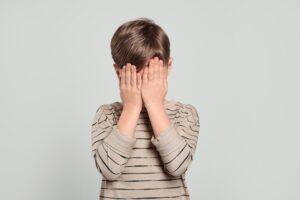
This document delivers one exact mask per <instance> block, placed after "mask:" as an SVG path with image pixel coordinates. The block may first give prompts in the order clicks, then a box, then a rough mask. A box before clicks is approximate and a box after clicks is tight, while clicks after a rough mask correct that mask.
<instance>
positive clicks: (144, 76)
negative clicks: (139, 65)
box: [143, 67, 149, 84]
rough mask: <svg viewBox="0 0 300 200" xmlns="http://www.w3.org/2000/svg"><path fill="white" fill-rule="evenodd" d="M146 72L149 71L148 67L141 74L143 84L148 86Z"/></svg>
mask: <svg viewBox="0 0 300 200" xmlns="http://www.w3.org/2000/svg"><path fill="white" fill-rule="evenodd" d="M148 71H149V67H145V69H144V73H143V84H148Z"/></svg>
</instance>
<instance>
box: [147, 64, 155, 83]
mask: <svg viewBox="0 0 300 200" xmlns="http://www.w3.org/2000/svg"><path fill="white" fill-rule="evenodd" d="M153 65H154V60H153V59H151V60H150V64H149V69H148V81H152V80H153V67H154V66H153Z"/></svg>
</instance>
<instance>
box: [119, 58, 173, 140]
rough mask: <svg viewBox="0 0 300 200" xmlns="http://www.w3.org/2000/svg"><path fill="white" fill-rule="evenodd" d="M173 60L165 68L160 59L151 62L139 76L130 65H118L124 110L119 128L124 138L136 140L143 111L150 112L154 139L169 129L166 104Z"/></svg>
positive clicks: (150, 60)
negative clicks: (121, 66) (137, 124)
mask: <svg viewBox="0 0 300 200" xmlns="http://www.w3.org/2000/svg"><path fill="white" fill-rule="evenodd" d="M172 60H173V58H172V57H171V58H170V60H169V62H168V65H167V66H163V62H162V60H160V59H159V58H158V57H154V58H153V59H149V65H148V66H145V67H143V68H142V70H140V71H139V72H137V71H136V67H135V66H134V65H131V64H130V63H127V64H126V65H124V66H123V68H122V69H120V68H119V67H118V66H117V65H116V64H114V67H115V70H116V73H117V76H118V79H119V87H120V96H121V99H122V103H123V110H122V113H121V116H120V118H119V121H118V124H117V127H118V129H119V130H120V132H121V133H122V134H125V135H128V136H130V137H133V138H134V137H135V136H134V133H135V128H136V123H137V120H138V118H139V115H140V112H141V111H142V110H145V109H146V110H147V112H148V116H149V119H150V121H151V125H152V128H153V132H154V136H155V137H158V136H159V135H160V133H162V132H163V131H164V130H165V129H166V128H167V127H168V126H169V125H170V120H169V116H168V115H167V113H166V110H165V106H164V104H165V103H166V102H167V100H165V96H166V94H167V91H168V75H169V73H170V70H171V65H172Z"/></svg>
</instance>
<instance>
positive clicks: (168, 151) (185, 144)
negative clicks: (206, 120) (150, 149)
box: [151, 104, 200, 176]
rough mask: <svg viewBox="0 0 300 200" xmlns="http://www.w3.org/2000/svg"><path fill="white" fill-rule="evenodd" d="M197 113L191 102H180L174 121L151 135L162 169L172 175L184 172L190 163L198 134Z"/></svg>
mask: <svg viewBox="0 0 300 200" xmlns="http://www.w3.org/2000/svg"><path fill="white" fill-rule="evenodd" d="M199 128H200V123H199V115H198V112H197V110H196V108H195V107H194V106H192V105H191V104H181V105H180V107H179V109H178V111H177V114H176V118H175V120H174V122H173V121H172V122H171V124H170V125H169V126H168V127H167V128H166V129H165V130H164V131H163V132H162V133H161V134H160V135H159V136H158V137H156V138H155V137H154V136H152V138H151V142H152V144H153V145H154V146H155V147H156V150H157V151H158V153H159V154H160V157H161V159H162V161H163V164H164V169H165V171H166V172H167V173H169V174H170V175H172V176H180V175H182V174H184V173H185V172H186V171H187V169H188V168H189V166H190V165H191V163H192V161H193V159H194V154H195V150H196V146H197V141H198V135H199Z"/></svg>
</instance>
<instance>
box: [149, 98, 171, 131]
mask: <svg viewBox="0 0 300 200" xmlns="http://www.w3.org/2000/svg"><path fill="white" fill-rule="evenodd" d="M147 112H148V116H149V119H150V121H151V126H152V129H153V132H154V136H155V137H158V136H159V135H160V133H162V132H163V131H164V130H166V129H167V128H168V127H169V126H170V124H171V123H170V120H169V116H168V114H167V113H166V111H165V108H164V105H163V104H162V105H151V106H147Z"/></svg>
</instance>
